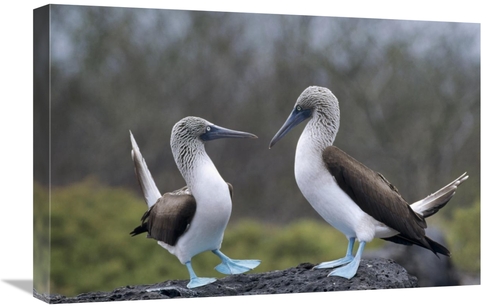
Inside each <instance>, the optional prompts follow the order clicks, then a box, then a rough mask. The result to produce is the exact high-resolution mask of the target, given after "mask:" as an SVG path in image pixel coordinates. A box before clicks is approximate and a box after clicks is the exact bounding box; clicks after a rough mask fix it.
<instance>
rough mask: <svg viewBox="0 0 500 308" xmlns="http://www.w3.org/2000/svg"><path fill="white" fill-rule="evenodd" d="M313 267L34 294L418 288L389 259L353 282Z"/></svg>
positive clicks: (94, 297) (110, 297)
mask: <svg viewBox="0 0 500 308" xmlns="http://www.w3.org/2000/svg"><path fill="white" fill-rule="evenodd" d="M313 266H314V265H313V264H310V263H302V264H299V265H298V266H296V267H292V268H289V269H286V270H276V271H272V272H267V273H255V274H254V273H249V274H240V275H231V276H226V277H224V278H221V279H219V280H217V281H216V282H214V283H212V284H209V285H206V286H203V287H200V288H196V289H188V288H186V284H187V282H188V281H187V280H172V281H165V282H161V283H158V284H154V285H138V286H125V287H120V288H117V289H115V290H113V291H111V292H89V293H84V294H80V295H78V296H76V297H66V296H62V295H44V294H38V293H37V292H36V291H35V290H33V294H34V296H35V297H36V298H38V299H40V300H43V301H45V302H48V303H51V304H59V303H84V302H107V301H128V300H148V299H169V298H189V297H215V296H235V295H257V294H286V293H309V292H331V291H347V290H374V289H396V288H414V287H417V278H416V277H414V276H411V275H409V274H408V272H407V271H406V270H405V269H404V268H403V267H402V266H400V265H398V264H397V263H395V262H394V261H392V260H389V259H382V258H377V259H370V260H361V264H360V266H359V269H358V272H357V274H356V276H355V277H353V278H352V279H350V280H347V279H344V278H341V277H327V275H328V273H329V272H330V271H331V270H328V269H321V270H313Z"/></svg>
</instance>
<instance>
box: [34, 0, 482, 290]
mask: <svg viewBox="0 0 500 308" xmlns="http://www.w3.org/2000/svg"><path fill="white" fill-rule="evenodd" d="M50 16H51V24H50V25H51V36H50V48H51V49H50V52H51V53H50V56H51V67H50V69H51V71H50V73H51V79H50V83H51V88H50V94H51V101H50V103H51V105H50V112H51V125H50V136H51V143H50V145H51V159H50V161H49V160H47V158H46V157H45V156H43V155H37V153H35V155H34V166H35V178H34V181H35V184H34V199H35V205H34V214H35V218H34V219H35V227H38V228H41V229H36V228H35V230H34V237H35V241H34V245H35V252H37V253H36V254H35V259H34V262H35V278H34V285H35V288H37V289H38V290H39V292H46V293H48V292H50V293H58V294H63V295H66V296H74V295H76V294H79V293H83V292H88V291H97V290H101V291H108V290H112V289H115V288H117V287H120V286H125V285H135V284H150V283H156V282H160V281H164V280H169V279H187V278H188V273H187V271H186V269H185V267H184V266H183V265H181V264H180V263H179V262H178V260H177V259H176V258H175V257H174V256H172V255H170V254H169V253H168V252H167V251H166V250H164V249H162V248H161V247H160V246H158V245H157V244H156V242H155V241H154V240H151V239H146V238H145V236H144V237H142V236H138V237H134V238H131V237H130V236H129V232H130V231H131V230H133V229H134V228H135V227H136V226H137V225H138V224H139V223H140V218H141V216H142V214H143V213H144V211H145V210H146V209H147V207H146V204H145V203H144V200H143V198H142V195H141V192H140V189H139V187H138V185H137V180H136V178H135V174H134V170H133V164H132V161H131V158H130V139H129V130H131V131H132V132H133V133H134V136H135V138H136V141H137V142H138V144H139V147H140V148H141V151H142V154H143V155H144V157H145V159H146V160H147V163H148V166H149V169H150V170H151V172H152V175H153V177H154V178H155V180H156V184H157V185H158V187H159V189H160V191H161V192H167V191H171V190H174V189H177V188H180V187H182V186H184V185H185V182H184V180H183V179H182V177H181V176H180V173H179V172H178V170H177V167H176V166H175V163H174V161H173V157H172V154H171V150H170V146H169V140H170V132H171V129H172V126H173V125H174V124H175V123H176V122H177V121H178V120H179V119H181V118H183V117H185V116H188V115H195V116H200V117H203V118H205V119H207V120H209V121H211V122H213V123H215V124H218V125H221V126H224V127H228V128H232V129H237V130H243V131H248V132H251V133H254V134H256V135H258V136H259V139H257V140H218V141H215V142H211V143H209V144H207V146H206V148H207V152H208V154H209V155H210V156H211V158H212V160H213V161H214V163H215V165H216V166H217V168H218V170H219V172H220V173H221V175H222V177H223V178H224V179H225V180H226V181H228V182H231V183H232V184H233V186H234V195H233V214H232V217H231V220H230V222H229V226H228V229H227V231H226V235H225V240H224V242H223V245H222V251H224V252H225V253H226V254H227V255H229V256H231V257H233V258H240V259H241V258H259V259H261V260H262V261H263V262H262V264H261V265H260V266H259V267H258V268H257V269H256V270H254V272H263V271H269V270H274V269H284V268H287V267H291V266H296V265H298V264H299V263H303V262H310V263H314V264H315V263H319V262H322V261H327V260H332V259H335V258H337V257H340V256H343V255H344V254H345V249H346V245H347V240H346V239H345V237H344V236H343V235H342V234H341V233H340V232H338V231H336V230H335V229H333V228H332V227H330V226H328V225H327V224H326V223H324V222H323V220H322V219H321V218H320V217H319V215H317V214H316V212H315V211H314V210H313V209H312V208H311V207H310V205H309V204H308V203H307V201H306V200H305V199H304V198H303V196H302V195H301V193H300V191H299V189H298V187H297V185H296V183H295V179H294V173H293V160H294V156H295V146H296V143H297V140H298V136H299V135H300V133H301V131H302V128H303V126H304V124H302V125H300V126H299V127H297V128H295V129H294V130H293V131H292V132H291V133H289V134H288V135H287V136H286V137H285V138H284V139H282V140H281V141H280V142H279V143H278V144H277V145H276V146H274V147H273V149H272V150H269V149H268V145H269V142H270V140H271V138H272V137H273V136H274V134H275V133H276V132H277V130H278V129H279V128H280V127H281V125H282V124H283V122H284V121H285V119H286V118H287V116H288V115H289V113H290V111H291V109H292V107H293V104H294V103H295V101H296V99H297V97H298V96H299V95H300V93H301V92H302V91H303V90H304V89H305V88H306V87H307V86H309V85H320V86H325V87H328V88H329V89H330V90H331V91H332V92H333V93H334V94H335V95H336V96H337V98H338V99H339V102H340V110H341V125H340V131H339V133H338V135H337V139H336V141H335V144H336V145H337V146H338V147H340V148H341V149H343V150H344V151H346V152H348V153H349V154H350V155H351V156H353V157H355V158H356V159H358V160H360V161H361V162H363V163H364V164H365V165H367V166H368V167H370V168H372V169H374V170H376V171H379V172H381V173H382V174H384V176H385V177H386V178H387V179H388V180H389V181H390V182H392V183H393V184H394V185H395V186H397V187H398V189H399V191H400V192H401V194H402V195H403V196H405V198H406V199H407V201H409V202H414V201H417V200H419V199H421V198H423V197H425V196H427V195H428V194H430V193H432V192H434V191H436V190H437V189H439V188H441V187H442V186H444V185H446V184H448V183H449V182H451V181H452V180H453V179H455V178H457V177H458V176H459V175H461V174H462V173H463V172H468V174H469V175H470V178H469V180H467V182H465V184H463V185H462V186H460V189H459V190H458V193H457V194H456V196H455V197H454V198H453V199H452V201H451V202H450V203H449V204H448V205H447V206H446V207H445V208H444V209H443V210H442V211H440V212H439V214H438V215H436V216H435V217H432V218H431V219H429V220H428V224H429V226H431V227H432V231H433V232H434V231H435V232H436V234H437V235H436V236H435V237H436V239H437V238H438V237H441V236H442V242H443V243H444V244H445V246H447V247H448V248H449V249H450V251H451V252H452V254H453V256H452V258H450V259H445V260H442V259H443V258H441V259H438V258H436V257H435V256H433V255H432V253H430V252H427V251H423V249H419V250H420V252H419V253H423V254H426V256H428V255H429V254H430V256H432V259H431V260H433V261H429V262H434V261H435V262H445V263H446V268H447V269H450V272H452V274H450V272H447V274H446V275H450V277H452V278H450V279H448V280H445V281H444V282H432V281H437V279H434V280H433V279H430V280H429V281H430V282H428V284H427V285H426V286H432V285H457V284H477V283H479V272H480V253H479V252H480V234H479V230H480V221H479V214H480V189H479V188H480V116H479V112H480V25H479V24H474V23H451V22H420V21H404V20H381V19H380V20H379V19H357V18H332V17H314V16H292V15H267V14H249V13H223V12H201V11H178V10H156V9H128V8H111V7H85V6H59V5H54V6H51V15H50ZM36 78H38V77H37V76H35V82H36V81H37V80H36ZM34 116H35V118H36V117H37V115H36V114H35V115H34ZM36 125H37V122H36V121H35V127H34V129H35V130H39V131H40V130H41V131H43V130H47V127H45V126H43V125H41V126H40V127H37V126H36ZM48 133H49V132H48V131H47V135H48ZM34 142H35V148H36V145H37V143H46V142H47V140H44V139H38V140H37V139H35V140H34ZM49 163H50V172H51V174H50V179H51V180H50V183H49V180H48V179H49V174H48V173H47V172H46V170H49V165H48V164H49ZM49 184H50V200H51V203H50V209H51V212H50V215H51V218H50V219H51V220H50V228H51V229H50V230H51V232H50V235H49V234H48V233H47V232H45V231H44V230H43V228H44V226H45V227H46V225H44V224H45V223H46V222H48V221H49V220H48V215H49V213H47V212H46V211H44V209H46V208H47V204H44V202H47V200H48V199H49V191H48V189H49ZM431 237H432V236H431ZM48 242H50V251H49V246H47V245H43V243H48ZM394 246H396V245H395V244H387V245H386V243H385V242H383V241H380V240H376V241H374V242H372V243H371V244H369V245H367V251H369V252H371V254H372V255H377V254H378V255H380V254H381V253H385V255H384V256H386V257H391V258H394V259H397V257H396V256H395V255H394V254H393V255H387V251H390V249H394ZM386 247H388V248H387V249H386ZM398 247H399V246H398ZM398 249H399V248H398ZM401 249H403V248H401ZM417 249H418V248H417ZM382 251H383V252H382ZM369 256H370V253H368V254H367V257H369ZM406 257H408V253H407V254H406ZM404 259H405V257H403V260H404ZM406 259H408V258H406ZM401 263H403V261H401ZM47 264H50V266H45V265H47ZM217 264H218V259H217V258H216V257H215V256H213V255H212V254H211V253H204V254H201V255H199V256H196V257H195V258H194V259H193V266H194V269H195V270H196V271H197V273H198V274H199V275H204V276H209V277H210V276H215V277H221V275H219V274H218V273H217V272H216V271H214V270H213V267H214V266H215V265H217ZM37 265H38V266H37ZM403 265H404V264H403ZM407 268H408V267H407ZM408 270H410V269H408ZM413 270H414V272H413V273H412V272H411V271H410V272H411V273H412V274H414V275H416V276H417V277H419V276H421V277H423V275H424V274H422V273H421V272H420V271H419V270H418V269H413ZM439 275H441V276H442V275H443V274H439ZM421 281H424V279H422V278H421Z"/></svg>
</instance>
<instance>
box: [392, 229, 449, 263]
mask: <svg viewBox="0 0 500 308" xmlns="http://www.w3.org/2000/svg"><path fill="white" fill-rule="evenodd" d="M383 240H386V241H389V242H393V243H396V244H401V245H407V246H411V245H414V244H415V245H417V246H420V247H423V248H426V249H429V250H430V251H432V252H433V253H434V254H435V255H436V256H437V257H438V258H439V256H438V253H439V254H442V255H443V256H447V257H449V256H451V253H450V251H449V250H448V249H447V248H446V247H444V246H443V245H441V244H439V243H438V242H435V241H433V240H431V239H430V238H428V237H427V236H426V237H425V241H422V242H418V241H414V240H410V239H408V238H405V237H403V236H401V235H399V234H398V235H395V236H393V237H388V238H383Z"/></svg>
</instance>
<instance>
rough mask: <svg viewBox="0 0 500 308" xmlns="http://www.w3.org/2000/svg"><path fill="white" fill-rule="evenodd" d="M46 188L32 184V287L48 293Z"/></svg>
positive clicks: (47, 207) (47, 195) (47, 197)
mask: <svg viewBox="0 0 500 308" xmlns="http://www.w3.org/2000/svg"><path fill="white" fill-rule="evenodd" d="M49 213H50V212H49V194H48V189H47V188H44V187H42V186H41V185H39V184H37V183H34V186H33V287H34V288H35V289H36V290H37V291H38V292H40V293H49V292H50V290H49V281H50V280H49V272H50V246H49V243H50V240H49V226H50V215H49Z"/></svg>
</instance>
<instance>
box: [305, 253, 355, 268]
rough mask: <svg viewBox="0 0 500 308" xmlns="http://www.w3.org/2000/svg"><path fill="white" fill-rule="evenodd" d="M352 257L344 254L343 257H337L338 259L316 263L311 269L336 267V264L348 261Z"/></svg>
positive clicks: (339, 264)
mask: <svg viewBox="0 0 500 308" xmlns="http://www.w3.org/2000/svg"><path fill="white" fill-rule="evenodd" d="M353 259H354V257H353V256H345V257H343V258H341V259H338V260H333V261H328V262H322V263H320V264H318V265H316V266H315V267H313V269H321V268H334V267H338V266H341V265H344V264H347V263H350V262H351V261H352V260H353Z"/></svg>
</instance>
